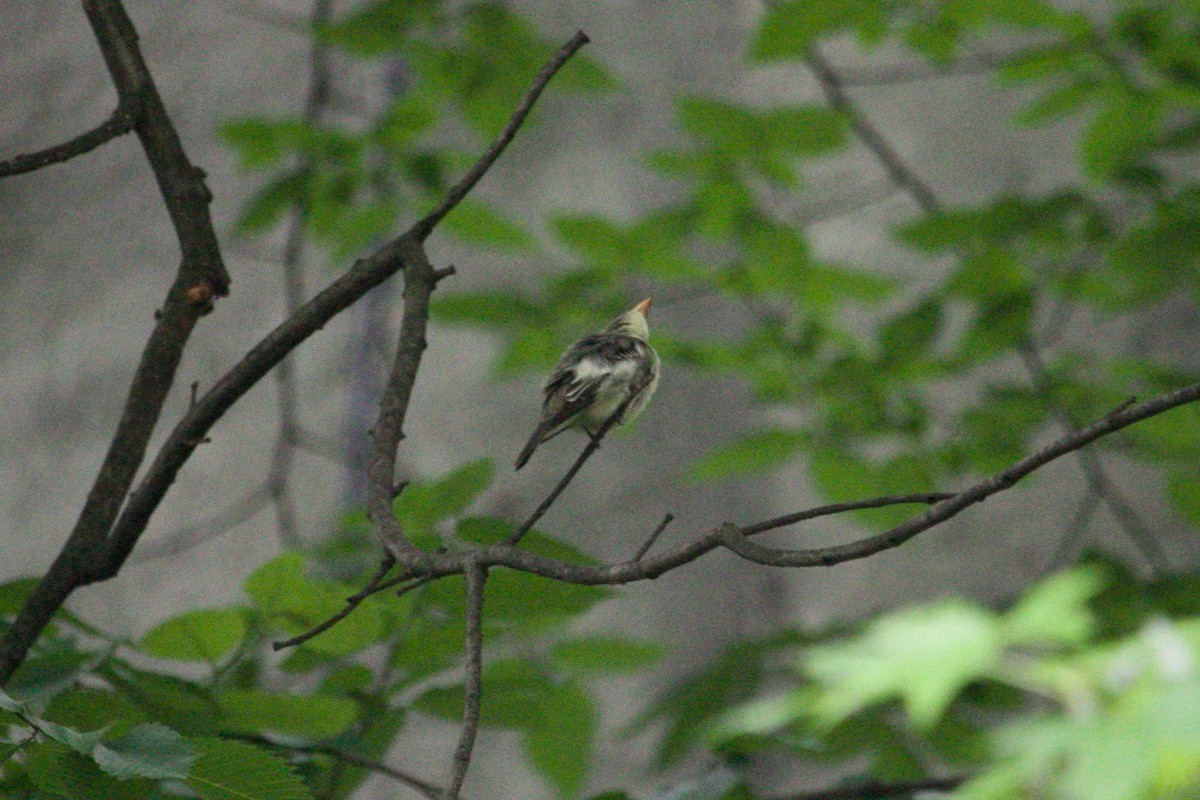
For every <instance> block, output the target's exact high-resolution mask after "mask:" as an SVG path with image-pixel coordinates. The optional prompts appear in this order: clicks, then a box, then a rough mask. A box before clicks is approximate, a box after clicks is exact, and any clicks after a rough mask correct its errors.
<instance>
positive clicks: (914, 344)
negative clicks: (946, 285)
mask: <svg viewBox="0 0 1200 800" xmlns="http://www.w3.org/2000/svg"><path fill="white" fill-rule="evenodd" d="M942 312H943V305H942V302H941V301H940V300H939V299H938V298H936V297H929V298H926V299H925V300H922V301H921V302H919V303H917V304H916V305H914V306H913V307H911V308H909V309H907V310H905V311H903V312H902V313H900V314H898V315H896V316H895V317H892V318H891V319H890V320H888V321H887V322H886V323H885V324H884V326H883V328H882V329H881V330H880V332H879V343H880V345H881V346H882V348H883V353H882V358H883V361H884V362H885V363H889V364H896V363H901V362H906V361H911V360H913V359H915V358H919V357H921V356H925V355H926V354H927V353H928V351H929V348H930V347H931V346H932V345H933V342H934V339H936V337H937V335H938V331H939V330H940V329H941V325H942Z"/></svg>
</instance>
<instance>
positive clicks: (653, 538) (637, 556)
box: [629, 513, 675, 561]
mask: <svg viewBox="0 0 1200 800" xmlns="http://www.w3.org/2000/svg"><path fill="white" fill-rule="evenodd" d="M673 519H675V515H674V514H671V513H667V514H665V515H664V516H663V518H662V522H660V523H658V527H656V528H655V529H654V530H653V531H651V532H650V536H649V537H648V538H647V539H646V541H644V542H642V546H641V547H639V548H638V549H637V552H636V553H634V554H633V558H631V559H629V560H630V561H641V560H642V559H643V558H644V557H645V555H646V553H649V552H650V548H651V547H654V543H655V542H657V541H658V537H659V536H662V532H663V531H665V530H666V529H667V526H668V525H670V524H671V520H673Z"/></svg>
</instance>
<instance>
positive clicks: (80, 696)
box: [42, 687, 148, 736]
mask: <svg viewBox="0 0 1200 800" xmlns="http://www.w3.org/2000/svg"><path fill="white" fill-rule="evenodd" d="M42 716H44V717H45V718H46V719H48V720H51V721H52V722H57V723H58V724H60V725H65V726H67V727H69V728H74V729H75V730H85V731H94V730H98V729H101V728H104V729H106V730H108V732H109V733H110V734H111V735H114V736H121V735H124V734H126V733H128V732H129V730H130V729H132V728H133V726H134V725H136V724H137V723H140V722H146V721H148V717H147V715H146V714H145V713H144V712H143V711H141V710H140V709H138V708H137V707H136V706H135V705H134V704H133V703H131V702H129V701H128V700H127V699H125V698H124V697H122V696H121V695H119V694H116V693H114V692H110V691H106V690H102V689H91V688H84V687H75V688H72V689H68V690H66V691H65V692H61V693H59V694H58V695H56V696H55V698H54V699H53V700H52V701H50V705H49V706H47V707H46V710H45V712H44V713H43V715H42Z"/></svg>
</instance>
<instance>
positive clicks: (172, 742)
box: [92, 722, 196, 780]
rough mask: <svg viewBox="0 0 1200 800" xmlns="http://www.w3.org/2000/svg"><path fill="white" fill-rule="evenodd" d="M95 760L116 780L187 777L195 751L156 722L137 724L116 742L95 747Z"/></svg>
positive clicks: (176, 734) (93, 752)
mask: <svg viewBox="0 0 1200 800" xmlns="http://www.w3.org/2000/svg"><path fill="white" fill-rule="evenodd" d="M92 758H94V759H95V761H96V763H97V764H98V765H99V766H100V768H101V769H102V770H104V771H105V772H107V773H108V774H109V775H112V776H113V777H115V778H120V779H122V780H126V779H129V778H134V777H142V778H160V779H165V778H176V779H183V778H185V777H187V775H188V772H189V771H190V770H191V768H192V764H193V763H194V762H195V760H196V752H195V750H193V749H192V747H191V745H189V744H188V743H187V742H185V741H184V740H183V737H182V736H180V735H179V734H178V733H176V732H175V731H173V730H171V729H170V728H168V727H166V726H165V725H160V724H158V723H157V722H152V723H148V724H145V725H138V726H137V727H136V728H134V729H133V730H132V731H130V732H129V733H128V734H126V735H125V736H123V737H121V738H120V739H118V740H116V741H113V742H104V743H101V744H98V745H96V749H95V750H93V751H92Z"/></svg>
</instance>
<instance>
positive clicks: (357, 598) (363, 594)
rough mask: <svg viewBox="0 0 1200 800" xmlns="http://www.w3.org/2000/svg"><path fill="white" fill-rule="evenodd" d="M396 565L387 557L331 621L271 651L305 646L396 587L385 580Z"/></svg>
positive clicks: (328, 620)
mask: <svg viewBox="0 0 1200 800" xmlns="http://www.w3.org/2000/svg"><path fill="white" fill-rule="evenodd" d="M395 565H396V559H394V558H392V557H391V555H390V554H389V555H385V556H384V558H383V560H382V561H381V562H380V564H379V569H377V570H376V571H375V574H374V575H373V576H372V577H371V580H370V581H368V582H367V585H366V586H364V587H363V588H362V589H361V590H360V591H359V592H357V593H356V594H353V595H351V596H350V597H347V598H346V605H345V606H344V607H343V608H342V609H341V610H340V611H338V612H337V613H336V614H334V615H333V616H331V617H329V619H327V620H325V621H324V622H321V623H319V624H318V625H315V626H313V627H312V628H309V629H308V630H307V631H305V632H304V633H301V634H299V635H297V636H293V637H292V638H291V639H284V640H283V641H280V642H273V643H272V644H271V649H273V650H275V651H276V652H278V651H280V650H283V649H285V648H288V647H295V646H296V645H300V644H304V643H305V642H307V641H308V640H309V639H312V638H315V637H317V636H320V635H321V634H322V633H324V632H325V631H327V630H329V629H330V628H332V627H333V626H334V625H336V624H338V623H339V622H341V621H342V620H344V619H345V618H346V617H348V616H350V612H352V611H354V609H356V608H358V607H359V606H360V605H362V602H363V601H364V600H366V599H367V598H368V597H370V596H371V595H373V594H375V593H377V592H381V591H383V590H385V589H387V588H390V587H391V586H394V585H395V582H393V581H388V582H387V583H386V584H385V583H384V578H386V577H387V575H388V573H389V572H391V571H392V567H394V566H395ZM402 580H408V578H407V577H406V576H401V577H400V578H398V579H397V581H402Z"/></svg>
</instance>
